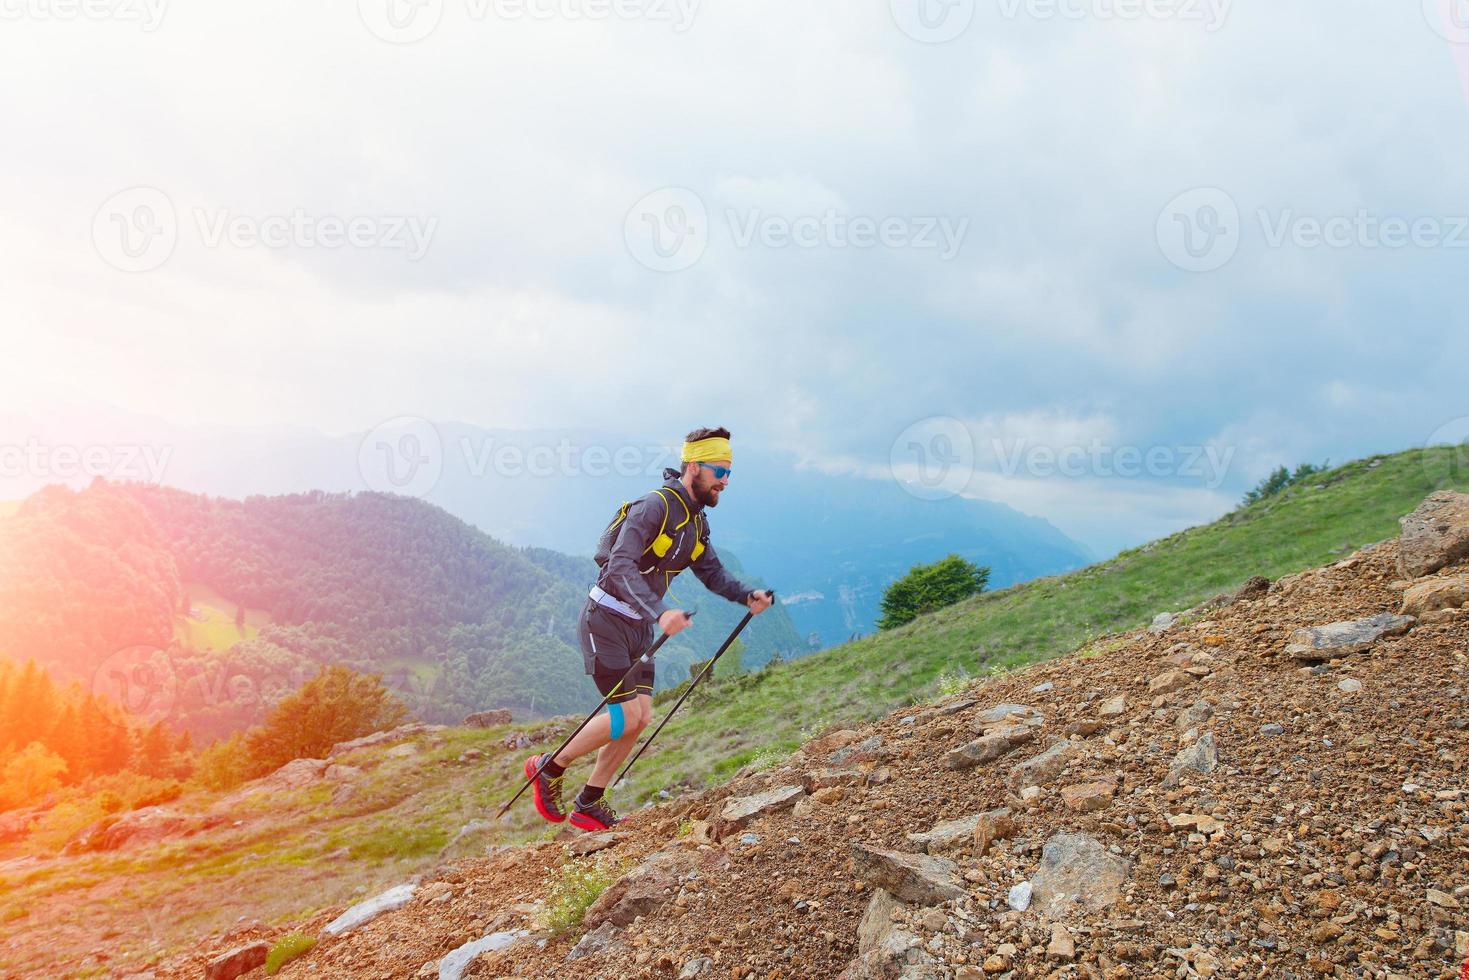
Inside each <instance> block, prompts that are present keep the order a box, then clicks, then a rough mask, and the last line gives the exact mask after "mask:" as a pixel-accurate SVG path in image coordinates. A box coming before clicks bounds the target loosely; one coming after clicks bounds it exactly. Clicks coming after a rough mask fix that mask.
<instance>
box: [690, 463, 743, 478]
mask: <svg viewBox="0 0 1469 980" xmlns="http://www.w3.org/2000/svg"><path fill="white" fill-rule="evenodd" d="M699 465H700V466H702V467H704V469H706V470H708V471H709V472H711V473H713V474H714V479H716V480H727V479H729V475H730V474H731V473H733V472H734V470H733V469H732V468H730V467H728V466H715V465H714V464H713V463H700V464H699Z"/></svg>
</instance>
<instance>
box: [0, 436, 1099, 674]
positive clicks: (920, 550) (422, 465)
mask: <svg viewBox="0 0 1469 980" xmlns="http://www.w3.org/2000/svg"><path fill="white" fill-rule="evenodd" d="M0 421H6V422H8V424H9V425H10V426H11V427H15V426H17V425H18V426H21V427H22V428H24V429H25V431H27V432H31V431H35V432H38V433H40V436H39V437H42V438H45V439H50V440H52V441H57V440H62V439H64V438H68V436H67V434H66V433H65V432H63V431H62V430H60V429H57V430H54V431H53V430H51V429H47V428H46V425H47V424H48V423H46V422H45V421H44V420H15V419H10V420H0ZM675 434H676V433H675ZM735 435H736V438H735V454H736V457H737V458H736V461H735V474H734V478H733V480H732V482H731V484H730V488H729V491H728V492H727V493H726V495H725V497H724V499H723V501H722V502H721V503H720V506H719V507H718V508H716V509H714V510H713V511H711V512H710V515H709V517H710V524H711V527H712V530H713V539H714V543H715V546H716V547H718V548H719V549H721V551H723V550H730V551H732V552H734V553H736V554H738V555H739V556H740V559H741V560H742V561H743V563H744V565H745V567H746V568H747V569H748V570H749V571H750V573H751V574H756V575H760V576H763V580H764V581H765V582H766V583H768V584H769V585H771V586H773V587H775V588H776V589H777V590H778V591H779V592H780V593H781V594H782V595H784V596H787V597H791V598H794V597H797V596H800V597H801V598H800V601H797V602H794V603H793V604H792V605H790V606H789V607H788V611H789V613H790V615H791V618H792V621H793V622H794V623H795V625H796V628H797V629H798V630H799V632H800V633H801V635H802V637H803V638H809V637H812V636H814V637H815V640H816V644H817V645H819V646H827V645H830V644H833V643H837V642H840V641H842V640H845V639H846V638H848V637H849V636H851V635H852V634H853V633H868V632H871V631H872V629H873V625H874V624H875V623H876V621H877V618H878V609H879V603H880V601H881V597H882V591H883V589H884V588H885V587H886V586H887V585H888V584H889V583H890V582H892V581H893V580H895V579H896V578H898V577H899V576H900V575H902V574H903V573H905V572H906V571H907V570H908V569H909V568H911V567H912V566H913V565H914V564H917V563H919V562H928V561H933V560H935V559H937V558H941V557H943V556H944V555H946V554H949V553H951V552H952V553H958V554H960V555H962V556H963V557H965V558H967V559H970V560H972V561H975V562H977V563H979V564H982V565H988V566H989V567H990V568H991V570H992V574H991V576H990V587H991V588H993V589H1000V588H1004V587H1006V586H1008V585H1012V584H1014V583H1016V582H1021V581H1026V580H1029V579H1033V578H1038V577H1041V576H1045V575H1053V574H1058V573H1061V572H1065V571H1069V570H1072V569H1075V568H1079V567H1081V566H1083V565H1085V564H1087V563H1088V562H1090V561H1091V560H1093V558H1094V556H1093V555H1092V554H1091V553H1090V552H1089V551H1088V549H1087V548H1086V547H1084V546H1083V545H1081V544H1079V543H1078V542H1076V541H1073V540H1072V539H1070V538H1068V537H1067V536H1066V535H1064V534H1063V533H1061V532H1060V531H1059V530H1057V529H1056V528H1055V527H1054V526H1052V525H1051V524H1050V523H1048V522H1047V521H1045V520H1043V519H1041V518H1038V517H1033V516H1030V515H1026V514H1023V513H1021V512H1019V511H1016V510H1014V509H1013V508H1010V507H1008V506H1005V505H1003V504H998V503H993V502H988V501H981V500H970V499H966V498H961V497H952V498H949V499H946V500H939V501H930V500H923V499H919V498H918V497H916V496H913V495H911V494H909V493H908V492H906V491H905V490H904V488H903V487H902V486H901V485H900V484H899V483H898V482H897V481H896V480H878V479H871V478H868V477H865V476H859V475H827V474H824V473H821V472H818V471H816V470H813V469H808V468H803V466H802V464H801V461H800V460H798V459H796V458H795V457H793V456H789V455H786V454H781V453H775V452H770V451H766V450H764V449H762V448H761V447H760V446H758V445H756V444H753V443H752V442H750V441H741V440H740V439H739V433H736V434H735ZM108 438H109V439H111V440H112V441H114V442H116V443H119V444H124V443H127V444H131V443H142V444H147V445H150V446H153V447H154V449H155V452H154V453H153V454H152V457H153V458H158V459H165V458H166V460H167V466H166V467H165V468H164V470H163V477H162V478H163V482H164V483H166V484H167V485H170V486H176V487H179V488H182V489H185V490H189V491H193V492H198V493H207V494H214V495H223V496H227V497H235V498H244V497H249V496H251V495H256V494H291V493H300V492H304V491H308V490H313V489H320V490H326V491H331V492H345V491H362V490H364V489H377V490H388V491H393V492H397V493H405V494H417V495H420V496H421V497H422V499H424V500H427V501H428V502H430V503H433V504H436V505H438V506H439V507H442V508H443V509H444V510H446V511H448V512H449V513H451V514H453V515H455V516H456V517H459V518H460V519H462V520H465V521H468V522H470V523H471V524H473V525H475V526H476V527H478V528H479V529H481V530H482V531H484V532H486V533H487V534H489V535H491V536H493V537H494V538H496V539H498V540H500V541H504V542H506V543H508V544H512V545H518V546H523V547H537V548H546V549H552V550H555V551H559V552H565V553H567V554H573V555H590V554H591V552H592V548H593V546H594V544H595V542H596V539H597V535H598V533H599V532H600V531H601V529H602V527H603V526H604V525H605V524H606V522H607V520H608V518H609V517H610V516H611V514H612V512H613V510H614V509H615V508H616V506H617V505H618V504H619V503H621V502H622V501H624V500H631V499H635V498H637V497H638V496H640V495H641V494H643V493H646V492H647V491H648V490H650V489H651V488H653V487H654V486H656V485H658V483H660V482H661V479H662V476H661V474H662V470H663V467H664V466H667V465H677V454H676V445H675V444H673V443H668V442H666V441H664V442H660V441H658V440H652V439H638V438H635V437H632V436H628V435H625V434H618V433H614V432H609V431H605V430H598V429H593V428H579V429H572V428H566V429H536V430H515V429H506V428H484V427H480V426H475V425H469V424H466V423H459V422H439V423H432V424H431V423H429V422H426V421H424V420H422V419H412V418H404V419H398V420H392V421H390V422H386V423H384V424H383V425H381V426H378V427H377V428H376V429H374V430H372V432H370V433H353V434H350V435H345V436H327V435H324V434H321V433H318V432H314V431H312V430H309V429H269V430H244V431H241V430H225V429H208V428H199V429H186V428H181V427H177V426H172V425H168V424H166V423H162V422H158V421H156V420H150V419H145V418H129V419H122V420H121V421H119V422H118V424H117V428H116V429H115V431H110V432H109V433H108ZM165 450H166V452H165Z"/></svg>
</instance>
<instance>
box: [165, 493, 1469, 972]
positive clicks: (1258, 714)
mask: <svg viewBox="0 0 1469 980" xmlns="http://www.w3.org/2000/svg"><path fill="white" fill-rule="evenodd" d="M1466 601H1469V496H1464V495H1454V494H1448V493H1443V494H1436V495H1434V496H1433V497H1430V498H1429V500H1428V501H1426V502H1425V504H1424V506H1423V507H1422V508H1420V509H1419V511H1417V512H1415V514H1413V515H1410V517H1408V518H1405V520H1404V536H1403V538H1402V539H1401V540H1391V541H1386V542H1382V543H1380V544H1377V545H1373V546H1370V547H1368V548H1365V549H1363V550H1361V551H1359V552H1357V553H1356V554H1353V555H1351V556H1350V557H1348V558H1346V559H1345V560H1343V561H1340V562H1337V563H1336V564H1334V565H1331V566H1327V567H1323V568H1318V569H1313V570H1310V571H1307V572H1304V573H1302V574H1299V575H1293V576H1290V577H1287V578H1283V579H1280V580H1277V581H1275V582H1267V581H1266V580H1263V579H1255V580H1251V581H1250V582H1247V583H1245V584H1244V585H1243V586H1242V588H1241V589H1240V590H1239V591H1238V592H1236V593H1234V594H1231V595H1227V596H1221V597H1219V598H1218V599H1216V600H1214V601H1213V602H1211V603H1206V604H1205V605H1204V606H1202V607H1199V608H1196V609H1193V610H1188V611H1186V612H1184V613H1181V614H1178V615H1173V614H1164V615H1160V616H1159V618H1158V620H1156V621H1155V622H1154V624H1153V625H1152V626H1151V627H1149V628H1144V629H1139V630H1135V631H1132V632H1129V633H1126V634H1121V635H1118V636H1115V637H1110V638H1108V639H1107V640H1106V641H1103V642H1099V643H1096V644H1093V645H1092V646H1090V647H1088V648H1087V649H1084V650H1081V651H1078V652H1076V653H1075V654H1073V655H1071V656H1068V657H1064V658H1060V659H1057V660H1053V661H1050V662H1047V663H1044V664H1040V665H1037V666H1035V667H1033V668H1029V669H1026V670H1023V671H1017V672H1014V673H1011V674H1007V675H1003V676H999V677H995V678H992V679H989V680H987V681H985V682H983V683H980V684H976V685H974V686H972V687H970V688H969V689H968V690H967V691H964V692H962V693H959V694H956V695H954V696H951V697H949V698H947V699H945V700H943V701H940V702H938V703H935V704H932V705H924V706H915V707H913V708H910V709H906V710H903V711H899V712H895V713H893V714H891V715H889V716H888V717H886V718H884V719H881V720H880V721H878V722H877V723H876V724H873V725H872V726H870V727H868V728H865V729H863V730H860V731H850V730H843V731H836V732H829V733H826V734H824V735H823V736H822V737H820V738H818V739H816V740H813V741H811V742H808V743H807V744H806V745H804V746H803V747H802V749H801V750H800V751H798V752H796V753H794V754H793V755H792V756H791V757H790V758H789V759H787V760H786V761H785V762H784V763H783V764H780V765H777V766H775V767H773V768H769V769H766V770H764V771H759V772H753V771H745V772H742V773H741V774H740V775H738V776H737V777H736V778H735V779H734V780H733V781H731V782H730V783H728V784H726V785H724V786H722V787H719V788H717V789H714V790H710V791H706V792H704V793H701V794H698V795H692V796H689V797H685V798H681V799H678V800H675V801H672V802H669V803H666V804H663V805H661V806H658V807H654V808H650V809H647V810H643V811H640V812H638V813H637V814H635V815H633V816H632V817H631V819H629V820H628V821H627V822H626V823H625V824H624V825H623V826H622V827H620V828H619V829H618V831H617V832H615V833H613V834H607V835H598V836H592V837H579V836H573V835H574V832H568V834H567V835H566V839H564V840H559V841H556V842H549V843H544V844H539V845H533V846H527V847H522V848H514V849H510V850H506V851H502V852H499V853H497V854H495V855H493V856H491V857H489V858H486V859H480V860H471V861H466V862H459V863H456V864H453V865H448V866H444V867H441V868H439V869H437V870H436V871H435V872H434V873H433V874H431V875H428V876H425V877H424V878H423V879H422V880H420V881H417V882H411V883H405V884H407V886H408V887H405V888H401V889H399V890H396V891H395V892H394V893H391V894H390V895H388V896H381V898H382V899H383V901H380V902H379V903H378V905H377V906H375V907H369V908H358V909H351V910H344V909H340V908H338V909H332V910H329V911H327V912H324V913H322V914H321V915H319V916H318V917H316V918H315V919H313V920H311V921H309V922H306V923H298V924H296V925H295V926H293V927H279V928H276V927H264V926H258V925H249V926H245V927H242V929H241V930H238V931H237V932H236V933H234V934H232V935H229V936H223V937H218V938H217V939H215V940H213V941H211V942H209V943H206V944H204V945H203V946H201V948H200V949H199V950H198V952H197V953H196V954H194V955H192V956H189V957H182V958H179V959H176V960H174V961H171V962H169V963H167V964H165V965H163V966H161V967H159V968H158V969H156V971H155V973H154V975H155V976H156V977H157V978H159V980H163V978H176V977H177V978H183V977H190V978H196V977H198V976H200V975H201V973H205V975H208V976H213V977H233V976H237V975H241V971H242V970H243V969H244V968H245V967H248V966H251V965H253V964H256V963H258V962H261V961H263V957H264V950H265V948H266V945H267V944H268V943H269V941H270V940H271V939H273V938H275V937H276V936H278V935H279V934H280V933H283V932H285V931H288V928H295V929H299V930H301V931H303V932H306V933H309V934H311V935H314V936H318V937H319V942H318V944H317V945H316V946H315V948H314V949H312V950H311V951H310V952H309V953H307V954H305V955H304V956H302V957H300V958H298V959H296V960H294V961H292V962H291V963H289V964H287V965H286V966H285V967H284V968H283V969H282V970H281V971H280V973H278V974H277V975H278V976H284V977H308V976H310V977H333V978H335V977H374V978H383V980H388V978H399V977H446V978H447V977H457V976H461V975H462V976H471V977H510V976H516V977H608V978H614V977H615V978H622V977H679V978H693V977H711V978H713V977H720V978H724V977H728V978H732V980H733V978H746V977H758V978H762V980H767V978H777V977H781V978H790V977H822V978H827V977H837V976H841V977H846V978H849V980H858V978H865V977H954V978H978V977H985V976H997V975H998V976H1014V977H1043V976H1056V977H1107V978H1117V977H1145V976H1181V977H1182V976H1194V975H1198V976H1230V977H1234V976H1239V977H1245V976H1249V977H1306V976H1344V977H1345V976H1353V977H1355V976H1367V977H1396V976H1404V977H1443V978H1452V977H1456V976H1458V975H1459V971H1460V965H1461V964H1462V963H1464V961H1465V959H1466V957H1469V787H1466V784H1465V782H1466V781H1465V778H1464V777H1465V763H1466V761H1469V752H1466V750H1469V675H1466V670H1469V663H1466V659H1469V609H1465V608H1463V607H1464V606H1465V603H1466ZM646 762H652V763H653V764H656V759H650V760H645V764H646ZM598 866H599V867H601V868H603V869H605V870H607V872H608V873H609V875H611V874H620V877H618V878H617V880H616V881H615V882H614V883H613V884H612V886H611V887H610V888H608V889H607V891H605V892H604V893H603V894H602V895H601V897H600V898H599V899H598V900H597V901H596V902H595V903H594V904H593V905H592V906H591V908H590V910H589V911H588V913H587V915H586V918H585V921H584V922H583V923H582V925H581V926H579V927H577V928H575V929H572V930H570V931H569V932H566V933H564V934H560V935H557V934H553V933H552V932H550V931H549V930H548V929H547V928H546V921H547V914H548V906H547V898H548V894H549V892H550V890H551V888H552V887H553V885H554V883H555V882H557V881H558V880H561V879H562V878H563V876H564V875H565V874H566V869H567V868H568V867H598ZM334 920H335V921H334ZM252 943H253V944H254V945H252ZM468 944H475V945H468ZM232 953H233V954H234V958H233V959H231V958H230V957H231V954H232ZM256 974H260V975H263V971H260V970H256V971H255V973H252V974H250V975H256Z"/></svg>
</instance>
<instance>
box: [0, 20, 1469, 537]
mask: <svg viewBox="0 0 1469 980" xmlns="http://www.w3.org/2000/svg"><path fill="white" fill-rule="evenodd" d="M0 86H3V87H0V131H3V132H4V134H5V145H6V152H5V153H3V154H0V178H3V179H0V212H3V224H0V270H3V271H0V276H3V277H4V291H3V295H0V323H3V327H0V329H3V330H4V332H5V344H4V356H3V357H0V411H5V412H12V413H13V412H25V413H31V414H35V413H46V412H66V411H78V410H80V411H84V412H94V413H97V414H98V416H99V417H100V416H101V415H102V414H105V413H107V412H109V411H114V410H115V411H121V412H128V413H142V414H145V415H154V416H158V417H160V418H163V419H167V420H170V421H171V422H174V423H185V424H201V425H203V424H224V425H231V426H240V427H259V426H267V425H291V426H303V427H311V428H316V429H320V430H322V431H324V432H328V433H333V434H339V433H347V432H353V431H359V430H366V429H370V428H372V427H374V426H376V425H378V424H379V423H381V422H382V421H383V420H385V419H391V418H395V417H399V416H422V417H425V418H430V419H443V420H451V419H452V420H463V421H467V422H472V423H476V424H480V425H487V426H512V427H550V426H580V425H587V424H596V425H598V426H601V427H605V428H612V429H615V430H617V431H624V432H629V433H636V434H645V433H646V434H650V435H652V436H655V437H659V438H668V437H669V435H670V434H672V435H677V434H678V433H680V432H682V431H683V430H685V429H686V428H688V427H690V426H691V425H693V424H699V423H702V422H703V421H704V420H719V421H723V422H724V423H725V424H727V425H729V426H730V427H731V428H733V429H735V430H736V432H737V434H738V436H739V437H740V438H741V439H746V440H759V441H761V442H762V443H763V444H766V445H769V446H773V447H779V448H784V449H790V450H792V451H795V452H798V453H800V454H802V455H803V456H804V457H806V458H808V459H809V460H810V461H811V463H812V465H816V466H822V467H828V468H832V469H834V470H843V469H846V470H855V471H858V472H862V473H866V474H870V475H882V474H884V473H886V472H887V471H888V470H889V469H890V468H892V467H893V466H896V467H897V469H898V471H899V472H900V473H902V474H907V475H908V476H910V477H917V476H921V475H922V474H921V473H919V472H918V469H920V468H921V467H923V466H925V465H929V464H931V463H932V462H933V460H935V459H938V460H955V461H957V462H958V467H957V470H955V468H954V467H948V468H946V469H945V470H944V472H945V474H946V478H948V476H947V474H949V473H952V472H955V471H957V472H959V473H961V474H962V475H963V478H962V480H960V481H958V482H953V484H952V486H950V487H948V488H947V489H949V490H952V491H953V492H963V493H968V494H972V495H977V496H982V497H986V498H989V499H997V500H1002V501H1004V502H1006V503H1010V504H1012V505H1014V506H1016V507H1018V508H1019V509H1021V510H1025V511H1027V512H1029V513H1036V514H1040V515H1041V516H1045V517H1048V518H1050V519H1052V520H1053V521H1054V522H1055V523H1056V524H1057V525H1058V526H1060V527H1061V528H1062V529H1063V530H1066V531H1068V532H1069V533H1072V534H1074V535H1076V536H1077V537H1079V538H1081V539H1082V540H1085V541H1088V543H1091V544H1093V545H1094V546H1095V547H1098V548H1100V549H1106V548H1109V547H1115V546H1118V545H1119V544H1120V543H1121V542H1123V541H1127V540H1142V538H1143V537H1145V536H1152V535H1154V534H1156V533H1164V532H1166V531H1167V530H1171V529H1173V528H1175V527H1178V526H1182V525H1185V524H1189V523H1194V522H1197V521H1200V520H1206V519H1209V518H1212V517H1214V516H1216V515H1218V514H1219V513H1221V512H1222V511H1224V510H1227V509H1228V507H1229V506H1230V505H1231V504H1232V503H1233V501H1235V500H1237V499H1238V497H1239V496H1240V494H1241V493H1242V492H1243V491H1244V489H1247V488H1248V486H1250V485H1251V484H1253V483H1254V482H1255V481H1256V480H1258V479H1259V477H1260V476H1261V475H1263V474H1264V473H1265V472H1267V471H1268V470H1269V469H1270V468H1272V467H1273V466H1275V465H1277V464H1279V463H1287V464H1295V463H1298V462H1301V461H1305V460H1311V461H1317V462H1319V461H1321V460H1323V459H1327V458H1330V459H1333V460H1335V461H1343V460H1345V459H1348V458H1352V457H1356V456H1360V455H1364V454H1366V453H1370V452H1375V451H1383V450H1396V449H1401V448H1406V447H1409V446H1414V445H1422V444H1423V443H1424V442H1425V441H1427V440H1429V439H1431V438H1433V437H1434V434H1435V433H1439V432H1444V431H1448V432H1451V433H1453V434H1455V435H1456V436H1457V437H1458V438H1462V437H1463V436H1466V435H1469V423H1466V422H1465V421H1464V420H1465V419H1466V417H1469V394H1466V391H1469V386H1466V384H1465V381H1464V365H1465V364H1466V363H1469V329H1466V327H1469V315H1466V313H1465V305H1464V303H1463V296H1464V292H1465V284H1466V282H1469V190H1466V188H1469V183H1466V181H1465V180H1464V177H1463V168H1464V161H1465V160H1466V159H1469V0H1422V2H1421V3H1420V2H1419V0H1403V2H1399V3H1393V4H1384V3H1380V2H1367V0H1344V2H1336V3H1330V4H1328V3H1326V2H1324V0H1319V2H1305V3H1284V4H1282V3H1278V2H1270V3H1266V2H1262V0H1250V2H1230V0H891V2H890V0H855V2H844V3H840V4H838V3H832V2H827V3H810V2H807V3H803V2H799V0H797V2H792V0H768V2H767V0H740V2H738V3H735V2H730V0H702V2H701V0H417V2H407V0H360V2H357V0H325V2H324V3H322V4H302V3H299V2H286V0H258V2H253V3H250V4H212V3H211V4H205V3H198V2H193V3H184V2H169V0H87V4H86V5H83V4H81V3H79V2H76V0H71V2H69V0H0ZM99 424H100V423H99ZM1461 429H1462V430H1463V431H1462V432H1461V431H1460V430H1461ZM99 431H100V430H99ZM1053 457H1054V458H1053ZM951 482H952V481H951Z"/></svg>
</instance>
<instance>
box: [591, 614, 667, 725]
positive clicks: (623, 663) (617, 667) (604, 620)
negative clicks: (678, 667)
mask: <svg viewBox="0 0 1469 980" xmlns="http://www.w3.org/2000/svg"><path fill="white" fill-rule="evenodd" d="M576 627H577V628H576V635H577V638H578V639H579V640H580V641H581V653H582V662H583V666H585V668H586V672H587V673H588V674H591V675H592V680H593V681H595V682H596V684H597V690H598V691H600V692H601V693H602V694H603V695H604V696H605V695H606V694H608V693H609V692H611V690H612V688H613V687H614V685H616V684H617V682H618V681H619V680H621V679H622V675H623V674H625V673H627V669H628V668H629V667H631V666H632V663H633V661H634V660H636V659H637V658H638V657H640V656H642V654H643V651H645V650H647V649H648V647H649V646H651V645H652V642H653V625H652V623H649V622H646V621H642V620H632V619H628V618H627V617H626V616H624V615H622V614H621V613H618V612H615V611H613V610H611V609H608V608H606V607H605V606H599V605H597V604H596V603H595V602H592V601H590V600H588V601H587V604H586V605H585V606H584V607H583V608H582V612H581V617H580V618H579V619H578V621H577V624H576ZM652 693H653V664H652V663H651V662H650V663H646V664H643V665H642V666H640V667H639V668H638V670H637V671H635V672H634V673H633V675H632V676H631V677H629V678H628V679H627V684H625V685H624V686H623V690H622V691H620V692H619V693H618V696H616V697H614V698H613V699H612V701H613V703H617V702H621V701H627V700H631V699H632V698H633V697H634V696H635V695H636V694H648V695H651V694H652ZM623 695H626V697H624V696H623Z"/></svg>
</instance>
